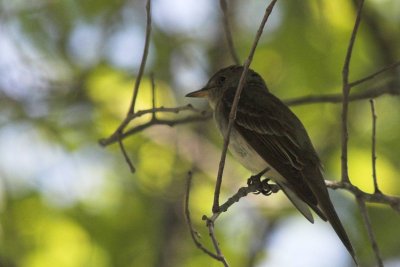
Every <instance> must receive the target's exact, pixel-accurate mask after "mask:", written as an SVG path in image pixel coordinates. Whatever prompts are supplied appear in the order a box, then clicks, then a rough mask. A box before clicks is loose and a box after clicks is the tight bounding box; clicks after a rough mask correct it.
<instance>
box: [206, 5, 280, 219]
mask: <svg viewBox="0 0 400 267" xmlns="http://www.w3.org/2000/svg"><path fill="white" fill-rule="evenodd" d="M276 1H277V0H272V1H271V3H270V4H269V5H268V7H267V9H266V10H265V14H264V17H263V19H262V21H261V24H260V27H259V28H258V30H257V34H256V37H255V39H254V42H253V46H252V47H251V49H250V53H249V56H248V57H247V59H246V61H245V64H244V67H243V73H242V75H241V77H240V80H239V85H238V88H237V90H236V94H235V98H234V100H233V104H232V108H231V111H230V113H229V123H228V128H227V132H226V135H225V136H224V146H223V148H222V153H221V159H220V162H219V168H218V175H217V181H216V185H215V192H214V203H213V207H212V211H213V213H217V212H218V211H219V194H220V191H221V184H222V174H223V172H224V166H225V158H226V153H227V151H228V145H229V139H230V134H231V131H232V127H233V122H234V120H235V117H236V110H237V106H238V103H239V99H240V94H241V92H242V90H243V86H244V82H245V78H246V74H247V71H248V69H249V67H250V64H251V61H252V60H253V56H254V53H255V50H256V48H257V44H258V41H259V40H260V37H261V34H262V32H263V30H264V26H265V24H266V22H267V20H268V18H269V15H270V14H271V12H272V9H273V7H274V5H275V3H276Z"/></svg>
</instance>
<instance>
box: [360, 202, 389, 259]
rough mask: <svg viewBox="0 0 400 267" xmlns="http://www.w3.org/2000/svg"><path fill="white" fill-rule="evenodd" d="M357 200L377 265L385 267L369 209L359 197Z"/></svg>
mask: <svg viewBox="0 0 400 267" xmlns="http://www.w3.org/2000/svg"><path fill="white" fill-rule="evenodd" d="M356 199H357V203H358V206H359V207H360V212H361V215H362V217H363V221H364V224H365V228H366V229H367V233H368V237H369V241H370V242H371V247H372V250H373V251H374V254H375V259H376V263H377V264H378V266H379V267H384V266H383V261H382V256H381V253H380V251H379V246H378V243H377V242H376V238H375V234H374V231H373V230H372V225H371V220H370V218H369V215H368V210H367V207H366V206H365V202H364V201H363V200H362V199H361V198H359V197H357V198H356Z"/></svg>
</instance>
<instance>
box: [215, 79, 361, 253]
mask: <svg viewBox="0 0 400 267" xmlns="http://www.w3.org/2000/svg"><path fill="white" fill-rule="evenodd" d="M250 90H251V93H249V91H250ZM235 91H236V88H231V89H228V90H227V91H226V92H225V93H224V95H223V97H222V101H221V104H222V110H223V112H224V114H223V115H224V116H225V118H228V117H229V113H230V110H231V108H232V103H233V99H234V96H235ZM234 127H235V128H236V130H238V131H239V132H240V134H241V135H242V136H243V137H244V139H245V140H246V141H247V142H248V143H249V144H250V145H251V146H252V147H253V148H254V149H255V150H256V151H257V153H258V154H259V155H260V156H261V157H262V158H263V159H264V160H265V161H266V162H268V164H269V165H270V166H271V167H273V168H274V169H275V170H276V171H277V172H278V173H280V174H281V176H283V177H284V178H285V180H286V182H285V184H284V185H283V186H282V185H281V187H282V190H283V191H284V192H285V193H286V195H287V196H288V197H289V199H291V200H292V202H294V204H295V205H296V204H297V205H296V207H297V208H298V209H299V210H300V211H302V213H303V215H304V216H306V218H308V219H309V217H308V216H309V214H308V213H307V212H306V210H305V209H304V205H302V204H301V203H299V202H298V201H297V200H296V196H297V197H298V198H300V200H302V201H304V202H305V203H307V204H308V205H309V206H310V207H311V208H312V209H313V210H314V211H315V212H316V213H317V214H318V215H319V216H320V217H321V218H322V219H323V220H325V221H326V220H329V222H330V223H331V224H332V226H333V228H334V229H335V231H336V233H337V234H338V236H339V237H340V239H341V240H342V242H343V244H344V245H345V246H346V248H347V250H348V251H349V252H350V254H351V255H352V256H353V258H354V250H353V248H352V246H351V243H350V240H349V238H348V236H347V234H346V231H345V229H344V228H343V225H342V224H341V222H340V220H339V217H338V216H337V214H336V211H335V209H334V207H333V205H332V202H331V201H330V199H329V194H328V191H327V189H326V186H325V182H324V180H323V176H322V173H321V164H320V161H319V159H318V156H317V154H316V152H315V150H314V148H313V146H312V144H311V140H310V138H309V137H308V134H307V132H306V130H305V129H304V126H303V124H302V123H301V122H300V120H299V119H298V118H297V117H296V115H295V114H294V113H293V112H292V111H291V110H290V109H289V108H288V107H287V106H286V105H285V104H283V103H282V102H281V101H280V100H279V99H278V98H276V97H275V96H273V95H272V94H270V93H269V92H268V91H267V89H266V88H265V87H263V86H260V85H257V84H254V85H248V86H247V87H245V88H244V90H243V92H242V94H241V97H240V101H239V105H238V109H237V113H236V120H235V125H234ZM287 189H290V190H291V191H293V192H294V193H295V195H296V196H293V195H291V192H288V190H287ZM309 220H310V219H309ZM310 221H312V220H310Z"/></svg>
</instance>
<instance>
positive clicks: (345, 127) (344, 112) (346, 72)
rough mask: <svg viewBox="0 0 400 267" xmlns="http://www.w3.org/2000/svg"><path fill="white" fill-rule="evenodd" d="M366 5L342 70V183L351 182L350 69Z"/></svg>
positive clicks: (360, 8)
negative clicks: (349, 145)
mask: <svg viewBox="0 0 400 267" xmlns="http://www.w3.org/2000/svg"><path fill="white" fill-rule="evenodd" d="M363 4H364V0H360V2H359V6H358V10H357V17H356V21H355V23H354V27H353V32H352V34H351V37H350V41H349V46H348V48H347V53H346V57H345V61H344V65H343V70H342V86H343V88H342V93H343V102H342V138H341V140H342V155H341V165H342V168H341V169H342V181H343V182H349V173H348V166H347V143H348V139H349V133H348V125H347V120H348V108H349V93H350V88H351V86H350V84H349V67H350V60H351V55H352V53H353V46H354V42H355V40H356V36H357V31H358V28H359V25H360V22H361V11H362V7H363Z"/></svg>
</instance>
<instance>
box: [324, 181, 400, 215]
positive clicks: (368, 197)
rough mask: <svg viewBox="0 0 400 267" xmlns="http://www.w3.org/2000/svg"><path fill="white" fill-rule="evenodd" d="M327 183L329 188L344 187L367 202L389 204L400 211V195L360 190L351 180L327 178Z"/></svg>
mask: <svg viewBox="0 0 400 267" xmlns="http://www.w3.org/2000/svg"><path fill="white" fill-rule="evenodd" d="M325 184H326V186H327V187H328V188H331V189H334V190H336V189H343V190H346V191H349V192H350V193H352V194H353V195H354V196H355V197H356V198H357V197H359V198H362V199H363V200H364V201H365V202H369V203H380V204H387V205H389V206H390V207H391V208H392V209H393V210H395V211H397V212H398V213H400V197H397V196H389V195H386V194H382V193H373V194H369V193H366V192H364V191H362V190H360V189H359V188H358V187H357V186H355V185H353V184H351V183H349V182H342V181H329V180H325Z"/></svg>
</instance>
